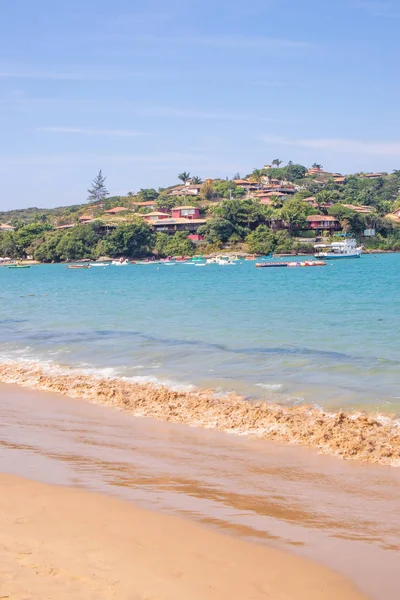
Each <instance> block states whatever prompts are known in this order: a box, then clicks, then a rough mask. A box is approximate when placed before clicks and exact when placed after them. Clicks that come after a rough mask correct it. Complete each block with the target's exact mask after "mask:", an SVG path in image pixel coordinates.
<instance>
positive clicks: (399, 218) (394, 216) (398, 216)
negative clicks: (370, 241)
mask: <svg viewBox="0 0 400 600" xmlns="http://www.w3.org/2000/svg"><path fill="white" fill-rule="evenodd" d="M385 217H386V219H390V220H391V221H394V222H395V223H400V208H398V209H397V210H395V211H394V212H392V213H389V214H388V215H385Z"/></svg>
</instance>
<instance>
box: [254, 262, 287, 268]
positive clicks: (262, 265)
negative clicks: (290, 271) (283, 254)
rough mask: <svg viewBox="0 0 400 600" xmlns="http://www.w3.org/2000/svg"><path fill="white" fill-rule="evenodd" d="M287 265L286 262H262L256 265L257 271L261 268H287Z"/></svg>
mask: <svg viewBox="0 0 400 600" xmlns="http://www.w3.org/2000/svg"><path fill="white" fill-rule="evenodd" d="M288 264H289V263H287V262H263V263H256V267H257V269H262V268H278V267H287V266H288Z"/></svg>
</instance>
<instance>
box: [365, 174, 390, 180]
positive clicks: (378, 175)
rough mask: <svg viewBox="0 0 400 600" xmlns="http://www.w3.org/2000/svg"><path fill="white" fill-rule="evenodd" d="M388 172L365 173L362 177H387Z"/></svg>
mask: <svg viewBox="0 0 400 600" xmlns="http://www.w3.org/2000/svg"><path fill="white" fill-rule="evenodd" d="M385 175H386V173H363V174H362V175H361V177H364V178H365V179H379V177H385Z"/></svg>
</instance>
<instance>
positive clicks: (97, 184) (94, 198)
mask: <svg viewBox="0 0 400 600" xmlns="http://www.w3.org/2000/svg"><path fill="white" fill-rule="evenodd" d="M105 182H106V178H105V177H103V173H102V172H101V169H100V171H99V172H98V174H97V175H96V177H95V178H94V179H93V181H92V187H91V188H89V189H88V192H89V196H88V201H89V202H99V201H101V200H105V198H106V197H107V196H109V193H108V191H107V188H106V186H105Z"/></svg>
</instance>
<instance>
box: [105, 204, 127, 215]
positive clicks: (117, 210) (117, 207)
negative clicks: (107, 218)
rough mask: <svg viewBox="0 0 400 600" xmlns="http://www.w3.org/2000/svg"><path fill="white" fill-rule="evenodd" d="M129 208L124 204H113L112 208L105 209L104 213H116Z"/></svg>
mask: <svg viewBox="0 0 400 600" xmlns="http://www.w3.org/2000/svg"><path fill="white" fill-rule="evenodd" d="M127 210H129V209H128V208H126V206H114V208H110V210H105V211H104V214H105V215H118V214H119V213H122V212H126V211H127Z"/></svg>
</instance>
